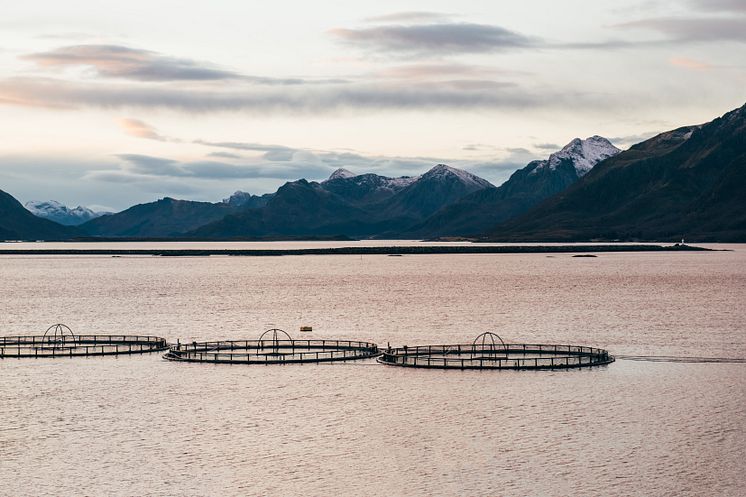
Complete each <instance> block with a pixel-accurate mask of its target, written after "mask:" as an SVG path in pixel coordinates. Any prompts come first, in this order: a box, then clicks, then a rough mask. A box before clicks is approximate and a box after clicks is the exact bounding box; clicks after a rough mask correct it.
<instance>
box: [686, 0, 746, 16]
mask: <svg viewBox="0 0 746 497" xmlns="http://www.w3.org/2000/svg"><path fill="white" fill-rule="evenodd" d="M689 4H690V5H692V6H693V7H694V8H696V9H699V10H704V11H706V12H741V13H746V2H744V1H743V0H689Z"/></svg>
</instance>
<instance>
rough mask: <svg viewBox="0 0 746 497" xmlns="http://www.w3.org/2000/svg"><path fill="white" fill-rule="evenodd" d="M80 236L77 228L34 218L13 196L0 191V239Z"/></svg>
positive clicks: (50, 238)
mask: <svg viewBox="0 0 746 497" xmlns="http://www.w3.org/2000/svg"><path fill="white" fill-rule="evenodd" d="M79 235H80V231H79V230H78V229H77V228H74V227H71V226H62V225H61V224H57V223H55V222H53V221H49V220H47V219H41V218H39V217H36V216H34V215H33V214H31V213H30V212H29V211H28V210H26V208H25V207H23V205H21V203H20V202H18V200H16V199H15V198H13V196H12V195H10V194H8V193H5V192H4V191H2V190H0V239H3V240H66V239H68V238H73V237H76V236H79Z"/></svg>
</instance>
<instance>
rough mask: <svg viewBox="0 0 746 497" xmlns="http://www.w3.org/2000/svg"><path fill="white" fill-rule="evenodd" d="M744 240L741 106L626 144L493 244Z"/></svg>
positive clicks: (745, 151) (496, 234) (745, 152)
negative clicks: (506, 242) (707, 121)
mask: <svg viewBox="0 0 746 497" xmlns="http://www.w3.org/2000/svg"><path fill="white" fill-rule="evenodd" d="M681 238H686V239H690V240H697V241H733V242H746V105H745V106H743V107H741V108H739V109H736V110H734V111H731V112H728V113H727V114H725V115H724V116H722V117H720V118H717V119H715V120H714V121H711V122H709V123H706V124H704V125H696V126H684V127H681V128H678V129H675V130H672V131H668V132H665V133H661V134H659V135H657V136H655V137H653V138H651V139H649V140H646V141H644V142H642V143H638V144H637V145H633V146H632V147H631V148H630V149H629V150H626V151H624V152H621V153H619V154H617V155H615V156H614V157H611V158H609V159H607V160H605V161H603V162H601V163H600V164H599V165H598V166H596V167H594V168H593V169H592V170H591V171H590V172H589V173H588V174H587V175H586V176H584V177H583V179H582V181H579V182H577V183H576V184H574V185H572V186H570V187H569V188H567V189H566V190H564V191H562V192H560V193H559V194H558V195H555V196H553V197H552V198H550V199H548V200H547V201H545V202H544V203H542V204H541V205H539V206H537V207H536V208H535V209H533V210H531V211H529V212H527V213H525V214H524V215H522V216H519V217H517V218H514V219H512V220H510V221H507V222H505V223H503V224H501V225H499V226H496V227H494V228H493V229H491V230H490V231H489V232H488V234H487V236H486V237H485V239H490V240H501V241H529V240H542V241H579V240H678V239H681Z"/></svg>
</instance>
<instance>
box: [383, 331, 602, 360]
mask: <svg viewBox="0 0 746 497" xmlns="http://www.w3.org/2000/svg"><path fill="white" fill-rule="evenodd" d="M378 362H380V363H382V364H388V365H391V366H403V367H412V368H438V369H569V368H584V367H589V366H601V365H603V364H609V363H612V362H614V356H612V355H609V353H608V352H607V351H606V350H603V349H597V348H595V347H580V346H577V345H545V344H528V343H505V342H504V341H503V339H502V338H500V337H499V336H498V335H496V334H495V333H489V332H487V333H482V334H481V335H479V336H478V337H477V338H475V339H474V341H473V342H472V343H470V344H455V345H423V346H417V347H407V346H404V347H400V348H388V349H386V350H384V351H382V353H381V356H380V357H379V358H378Z"/></svg>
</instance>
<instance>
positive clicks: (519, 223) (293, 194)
mask: <svg viewBox="0 0 746 497" xmlns="http://www.w3.org/2000/svg"><path fill="white" fill-rule="evenodd" d="M745 114H746V106H744V107H741V108H740V109H736V110H734V111H732V112H729V113H727V114H726V115H724V116H723V117H721V118H718V119H715V120H714V121H712V122H710V123H707V124H704V125H694V126H685V127H682V128H678V129H675V130H672V131H668V132H665V133H661V134H660V135H658V136H655V137H653V138H651V139H649V140H646V141H644V142H642V143H638V144H637V145H634V146H632V147H631V148H629V149H628V150H625V151H620V150H619V149H617V148H616V147H615V146H614V145H612V144H611V142H610V141H609V140H607V139H606V138H603V137H600V136H591V137H589V138H586V139H579V138H576V139H574V140H572V141H571V142H570V143H568V144H567V145H566V146H564V147H562V148H561V149H560V150H559V151H557V152H555V153H552V154H551V155H550V156H549V157H548V158H547V159H545V160H536V161H532V162H530V163H529V164H527V165H526V166H525V167H523V168H522V169H519V170H517V171H515V172H514V173H513V174H512V175H511V176H510V178H509V179H508V180H507V181H506V182H504V183H503V184H502V185H500V186H499V187H495V186H494V185H492V184H490V183H489V182H488V181H486V180H484V179H482V178H479V177H478V176H476V175H474V174H471V173H469V172H466V171H463V170H460V169H457V168H454V167H450V166H447V165H444V164H438V165H436V166H434V167H433V168H431V169H430V170H429V171H427V172H425V173H424V174H421V175H419V176H403V177H398V178H390V177H386V176H380V175H377V174H373V173H367V174H354V173H352V172H350V171H349V170H347V169H338V170H337V171H335V172H334V173H332V174H331V176H330V177H329V178H328V179H326V180H324V181H321V182H316V181H307V180H305V179H300V180H297V181H289V182H287V183H285V184H284V185H283V186H281V187H280V188H279V189H278V190H277V191H276V192H274V193H268V194H264V195H252V194H249V193H246V192H242V191H237V192H235V193H234V194H233V195H231V196H230V197H228V198H226V199H224V200H223V201H222V202H217V203H210V202H195V201H189V200H177V199H173V198H168V197H167V198H163V199H160V200H158V201H155V202H150V203H146V204H139V205H136V206H133V207H130V208H129V209H126V210H124V211H122V212H118V213H115V214H104V215H99V214H100V213H95V212H93V211H91V210H89V209H86V208H83V207H77V208H75V209H69V208H67V207H65V206H63V205H61V204H59V203H56V202H53V201H52V202H30V203H28V204H27V206H26V207H27V208H26V209H24V208H23V206H22V205H20V204H19V203H18V202H17V201H16V200H15V199H13V198H12V197H11V196H10V195H8V194H6V193H4V192H0V193H1V194H2V195H0V238H6V239H69V238H76V237H77V238H79V237H105V238H117V237H120V238H121V237H127V238H188V239H208V240H209V239H216V240H217V239H273V238H287V237H292V238H318V237H339V236H346V237H356V238H434V237H471V238H476V239H482V240H500V241H549V240H552V241H554V240H557V241H580V240H678V239H680V238H681V237H685V238H688V239H695V240H707V241H715V240H717V241H737V240H741V241H744V240H746V235H745V234H746V215H745V214H744V212H746V210H745V209H744V207H745V205H744V204H746V201H744V198H745V197H746V196H744V195H743V192H744V191H745V190H744V186H746V181H745V180H744V174H745V171H746V155H745V153H744V149H745V148H746V147H745V146H744V142H745V141H746V127H745V126H744V120H745V119H746V117H745ZM32 212H34V213H36V214H38V216H40V217H45V218H47V219H40V217H37V216H34V215H33V214H32ZM49 219H54V220H57V221H60V223H64V224H69V225H78V226H74V227H73V226H67V227H66V226H62V225H61V224H59V223H55V222H53V221H50V220H49Z"/></svg>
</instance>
